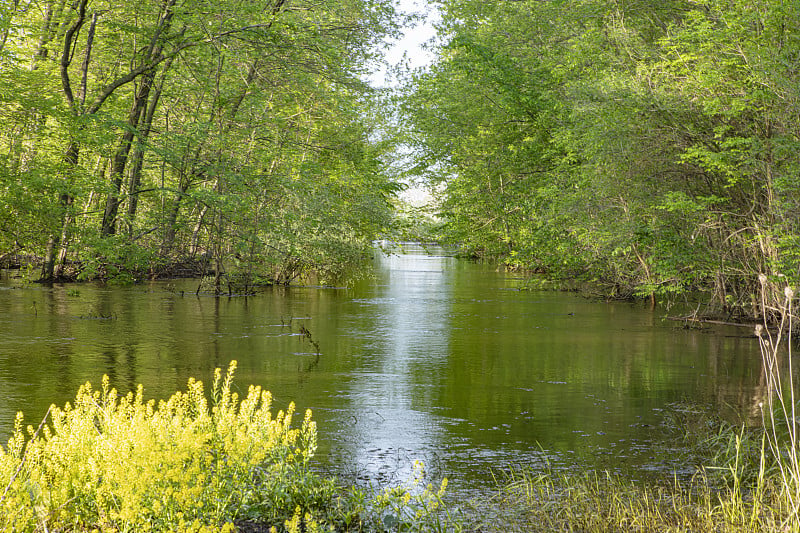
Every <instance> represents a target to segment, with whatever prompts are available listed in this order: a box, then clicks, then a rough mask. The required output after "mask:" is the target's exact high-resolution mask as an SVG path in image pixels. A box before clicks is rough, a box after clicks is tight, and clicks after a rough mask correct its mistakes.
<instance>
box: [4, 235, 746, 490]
mask: <svg viewBox="0 0 800 533" xmlns="http://www.w3.org/2000/svg"><path fill="white" fill-rule="evenodd" d="M406 251H407V252H416V253H410V254H404V255H392V256H388V257H385V256H380V257H376V275H375V279H373V280H370V281H368V282H364V283H362V284H361V285H359V286H357V287H354V288H349V289H341V288H316V287H295V288H274V289H268V290H266V291H264V292H263V293H262V294H259V295H258V296H255V297H232V298H227V297H226V298H214V297H211V296H206V295H200V296H195V295H194V292H195V289H196V284H197V282H196V281H192V280H186V281H173V282H157V283H148V284H143V285H137V286H134V287H125V288H120V287H105V286H100V285H80V286H55V287H52V288H47V287H38V286H32V287H31V286H26V287H20V285H19V284H18V283H16V282H15V281H14V280H8V279H5V280H4V281H3V282H2V283H0V318H1V319H2V320H1V321H0V436H2V437H3V439H4V440H5V438H6V437H7V436H8V434H9V432H10V429H11V425H12V422H13V417H14V413H15V412H16V411H18V410H22V411H24V412H25V414H26V418H27V420H28V422H29V423H35V422H38V419H37V417H39V416H41V414H42V413H44V412H45V410H46V408H47V406H48V405H49V404H50V403H57V404H63V403H64V402H66V401H68V400H71V399H72V398H73V397H74V395H75V393H76V391H77V388H78V386H79V385H80V384H81V383H83V382H85V381H87V380H90V381H92V382H93V383H99V382H100V378H101V376H102V375H103V374H108V375H109V376H110V377H111V381H112V384H114V386H116V387H117V388H118V389H120V390H121V391H127V390H130V389H132V388H134V387H135V386H136V385H137V384H138V383H142V384H143V385H144V387H145V394H146V395H147V396H148V397H156V398H160V397H166V396H168V395H170V394H172V393H173V392H174V391H175V390H177V389H182V388H184V387H185V384H186V380H187V379H188V377H190V376H194V377H197V378H199V379H202V380H204V381H205V382H206V383H209V382H210V379H211V375H212V373H213V369H214V368H215V367H225V366H227V364H228V362H229V361H230V360H231V359H237V360H238V361H239V370H238V371H237V383H238V385H239V386H240V387H241V388H246V386H247V385H249V384H251V383H254V384H259V385H262V386H264V387H265V388H267V389H269V390H271V391H272V392H273V394H274V396H275V399H276V407H277V408H281V407H285V406H286V405H287V404H288V402H289V401H292V400H294V401H295V402H296V403H297V405H298V407H299V408H300V409H301V410H302V409H305V408H307V407H308V408H312V409H313V410H314V415H315V418H316V420H317V421H318V426H319V430H320V455H321V459H322V461H323V463H325V464H327V465H330V466H329V467H330V468H332V469H334V470H336V471H339V472H344V473H345V474H347V475H352V476H355V477H358V478H362V479H365V480H372V481H376V480H377V481H392V480H395V479H398V478H403V477H404V476H405V475H406V474H407V473H408V472H410V468H411V464H412V463H413V461H414V460H416V459H421V460H423V461H425V462H426V463H427V464H428V465H429V466H430V467H432V469H433V470H434V471H435V472H437V471H438V472H445V473H447V475H448V476H449V477H451V479H452V480H453V482H454V484H455V485H456V487H458V485H459V484H460V485H461V486H462V487H464V486H470V485H471V484H474V483H475V481H476V480H486V479H489V477H490V475H491V474H490V472H489V470H490V468H498V467H503V466H507V465H537V464H541V462H542V461H543V460H545V459H546V460H548V461H551V462H554V463H557V464H569V463H570V462H571V461H574V460H580V461H589V462H590V463H592V464H594V465H597V466H599V467H601V468H608V469H620V468H629V467H633V468H645V469H652V468H666V469H669V468H671V467H672V465H671V464H670V462H669V459H670V458H669V457H664V456H663V454H659V455H657V456H654V454H653V452H652V445H653V444H654V443H658V442H659V441H660V440H661V439H662V438H663V430H662V429H661V427H660V423H661V416H660V412H661V410H662V409H665V408H667V407H668V406H669V405H670V404H671V403H672V402H678V401H686V400H688V401H690V402H694V403H698V404H703V405H710V406H712V407H717V408H720V409H721V408H723V407H724V406H733V407H734V408H735V409H736V410H739V411H741V412H747V411H748V410H750V409H752V407H753V406H754V405H755V403H756V402H757V398H758V394H759V392H760V390H761V389H760V388H759V380H760V359H759V356H758V353H757V349H758V347H757V344H756V343H755V341H754V340H753V339H751V338H747V337H746V335H747V333H749V332H745V331H742V330H737V329H725V330H715V331H713V332H702V331H693V330H684V329H680V328H679V327H677V325H676V323H674V322H669V321H663V320H662V319H661V314H663V312H659V311H656V312H655V313H653V312H651V311H648V310H645V309H643V308H641V307H639V306H635V305H630V304H625V303H597V302H590V301H587V300H585V299H582V298H580V297H578V296H576V295H572V294H564V293H548V292H528V291H519V290H516V289H517V287H518V285H519V280H518V279H517V278H516V277H514V276H511V275H508V274H506V273H502V272H496V271H495V270H494V268H493V267H491V266H488V265H483V264H477V263H472V262H468V261H463V260H457V259H454V258H452V257H447V256H437V255H428V254H427V253H424V251H422V250H420V249H418V248H417V249H415V248H413V247H411V248H410V249H409V247H406ZM301 326H302V327H303V328H304V330H307V331H309V332H310V335H311V340H313V341H314V343H317V344H318V346H319V354H317V349H316V347H315V345H314V344H312V342H311V341H310V340H309V339H308V338H307V336H305V335H303V334H301V333H300V331H301V329H300V328H301Z"/></svg>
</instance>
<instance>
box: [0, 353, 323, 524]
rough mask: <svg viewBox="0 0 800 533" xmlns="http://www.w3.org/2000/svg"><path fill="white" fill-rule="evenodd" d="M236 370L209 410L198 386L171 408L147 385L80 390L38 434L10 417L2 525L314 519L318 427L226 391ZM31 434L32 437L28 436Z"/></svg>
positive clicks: (2, 468)
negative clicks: (147, 393)
mask: <svg viewBox="0 0 800 533" xmlns="http://www.w3.org/2000/svg"><path fill="white" fill-rule="evenodd" d="M235 367H236V363H235V362H232V363H231V365H230V367H229V368H228V371H227V374H226V376H225V377H224V379H223V377H222V375H221V372H220V370H219V369H217V371H216V373H215V377H214V386H213V392H212V398H213V402H212V407H211V409H209V406H208V402H207V399H206V396H205V393H204V390H203V385H202V383H201V382H199V381H196V380H194V379H190V380H189V383H188V387H187V390H186V392H178V393H176V394H175V395H173V396H172V397H171V398H169V399H168V400H166V401H160V402H158V404H156V402H155V401H153V400H150V401H147V402H145V401H144V399H143V395H142V387H141V386H139V388H138V389H137V391H136V393H135V394H133V393H129V394H128V395H126V396H124V397H120V396H119V395H118V394H117V391H116V390H115V389H112V388H110V387H109V382H108V378H107V377H104V378H103V384H102V390H100V391H95V390H93V389H92V386H91V384H89V383H86V384H85V385H83V386H82V387H81V388H80V390H79V392H78V395H77V397H76V399H75V402H74V404H69V403H68V404H67V405H66V406H65V407H64V408H63V409H62V408H59V407H56V406H51V407H50V409H49V411H48V413H47V415H46V416H45V420H47V419H48V417H49V422H47V423H45V421H43V423H42V424H41V425H40V427H39V429H37V430H35V431H34V429H33V428H32V427H31V426H28V427H27V429H26V430H23V427H22V426H23V423H22V415H21V414H20V415H18V416H17V419H16V426H15V431H14V434H13V436H12V438H11V439H10V440H9V443H8V448H7V449H6V450H3V449H2V448H0V481H1V482H2V488H3V489H4V490H3V493H2V495H1V496H0V527H2V528H3V529H4V530H13V531H42V530H44V531H48V530H49V531H54V530H65V529H66V530H78V531H81V530H87V531H88V530H95V529H100V530H103V531H133V530H135V531H163V530H172V531H181V530H183V531H189V530H191V531H198V530H200V529H202V528H206V527H207V528H213V529H215V530H218V529H228V530H233V529H234V526H233V523H234V520H247V519H258V520H259V521H271V522H272V523H282V522H283V521H285V520H287V519H291V518H292V517H293V516H294V515H295V510H296V509H297V508H300V509H302V510H303V511H304V512H306V511H308V512H311V511H316V509H315V507H317V508H320V507H321V506H322V505H324V504H325V502H326V500H327V498H329V497H330V496H331V494H332V492H333V483H332V482H330V481H329V480H327V481H326V480H322V479H320V478H319V477H318V476H314V475H312V474H311V473H310V472H308V468H307V465H308V461H309V459H310V458H311V456H312V455H313V453H314V450H315V448H316V427H315V424H314V422H313V421H312V420H311V412H310V411H306V414H305V418H304V419H303V422H302V425H301V427H299V428H293V427H292V418H293V414H294V410H295V408H294V405H293V404H292V405H290V406H289V407H288V409H287V410H286V411H280V412H278V413H277V415H275V416H273V415H272V413H271V411H270V408H271V400H272V398H271V395H270V393H269V392H266V391H263V390H262V389H261V388H260V387H255V386H251V387H250V388H249V390H248V392H247V396H246V397H245V398H244V399H243V400H242V401H241V402H240V401H239V398H238V395H237V394H236V393H235V392H231V380H232V377H233V372H234V370H235ZM26 433H27V437H26Z"/></svg>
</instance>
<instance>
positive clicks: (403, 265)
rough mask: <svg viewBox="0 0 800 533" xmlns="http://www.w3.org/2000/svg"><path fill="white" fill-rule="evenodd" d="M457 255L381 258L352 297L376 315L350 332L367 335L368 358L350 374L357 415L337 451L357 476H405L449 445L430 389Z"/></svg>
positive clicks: (441, 359) (438, 370)
mask: <svg viewBox="0 0 800 533" xmlns="http://www.w3.org/2000/svg"><path fill="white" fill-rule="evenodd" d="M453 261H455V260H454V259H452V258H449V257H443V256H428V255H426V254H422V253H419V252H418V253H417V254H414V255H391V256H389V257H381V258H380V262H381V268H380V269H379V271H380V272H381V274H382V277H381V279H379V280H378V283H376V284H374V286H373V289H372V291H371V294H368V295H367V296H366V297H363V298H358V299H356V300H354V302H355V303H356V304H357V306H358V308H359V314H361V315H365V316H371V317H374V320H372V321H370V322H361V323H360V324H359V327H357V328H356V329H354V330H353V331H351V332H349V334H350V335H352V336H354V337H356V338H359V339H362V349H363V352H364V355H365V359H364V363H363V364H362V365H361V368H360V370H359V371H358V372H356V373H353V374H351V376H350V381H349V390H348V393H347V398H346V399H347V401H348V404H349V405H350V409H351V410H352V411H353V414H352V415H350V416H351V419H350V420H349V422H350V423H349V424H345V425H344V428H343V429H342V430H340V431H339V432H338V434H337V439H338V440H339V442H340V446H339V447H338V448H337V449H336V450H334V451H333V453H334V454H335V455H337V457H336V461H337V462H338V463H339V464H341V465H350V466H351V467H352V468H354V469H355V470H354V474H355V476H356V477H358V478H365V479H368V480H376V481H380V482H387V481H389V482H391V481H395V480H397V479H406V478H408V477H409V475H410V474H411V468H412V465H413V463H414V462H415V461H422V462H423V463H424V464H426V465H429V466H430V465H434V464H438V463H439V454H440V453H441V452H442V450H444V449H445V446H444V443H443V442H442V439H441V425H442V424H441V423H440V421H438V420H436V415H435V406H434V405H433V401H432V400H433V398H434V397H435V396H436V395H435V394H434V393H432V392H431V391H434V390H437V389H438V388H439V387H440V386H441V383H440V382H441V379H442V377H443V375H442V368H443V367H444V366H445V365H446V359H447V357H448V353H449V349H448V340H449V329H450V323H449V316H450V313H449V308H450V304H451V301H452V296H451V291H452V285H451V284H450V282H449V280H448V272H449V269H448V268H449V267H450V266H451V265H452V263H453Z"/></svg>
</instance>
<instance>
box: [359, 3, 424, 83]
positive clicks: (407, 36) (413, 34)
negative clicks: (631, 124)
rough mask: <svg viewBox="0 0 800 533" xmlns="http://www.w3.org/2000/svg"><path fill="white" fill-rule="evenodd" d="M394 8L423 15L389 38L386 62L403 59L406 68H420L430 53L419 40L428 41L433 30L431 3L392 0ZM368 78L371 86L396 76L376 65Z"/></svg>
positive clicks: (390, 80)
mask: <svg viewBox="0 0 800 533" xmlns="http://www.w3.org/2000/svg"><path fill="white" fill-rule="evenodd" d="M395 6H396V8H397V9H398V11H400V12H403V13H414V14H423V15H425V16H424V18H423V19H422V20H420V21H418V22H417V23H416V25H415V26H414V27H411V28H405V30H404V33H403V35H402V36H401V37H400V38H399V39H395V40H393V41H391V42H390V47H389V49H388V50H387V52H386V56H385V57H386V62H387V63H388V64H389V65H390V67H393V66H396V65H399V64H400V63H403V62H407V64H408V66H409V67H410V68H420V67H424V66H426V65H429V64H430V63H431V62H432V61H433V59H434V56H433V54H431V53H430V52H428V51H426V50H424V49H423V44H424V43H426V42H427V41H429V40H430V39H431V38H432V37H433V36H434V35H436V30H435V28H434V27H433V25H434V23H435V22H436V21H438V19H439V13H438V12H437V11H436V9H435V8H434V6H433V5H431V4H430V3H428V2H425V1H422V0H395ZM369 81H370V82H371V83H372V85H374V86H375V87H387V86H392V85H394V84H395V83H396V81H397V80H395V79H394V77H393V76H392V75H391V73H390V72H388V71H387V70H386V69H385V68H383V67H381V68H379V69H377V70H376V71H375V72H374V73H373V74H372V75H371V76H370V77H369Z"/></svg>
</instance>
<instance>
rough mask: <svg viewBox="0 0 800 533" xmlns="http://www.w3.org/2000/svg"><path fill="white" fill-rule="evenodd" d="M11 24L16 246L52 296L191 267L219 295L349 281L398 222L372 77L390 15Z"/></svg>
mask: <svg viewBox="0 0 800 533" xmlns="http://www.w3.org/2000/svg"><path fill="white" fill-rule="evenodd" d="M0 9H2V12H0V22H2V27H0V32H2V34H1V35H2V38H1V39H0V116H1V117H2V123H3V124H4V126H5V127H4V128H3V131H0V250H1V251H3V252H6V253H11V252H16V253H20V252H22V253H27V254H30V255H33V256H36V257H40V258H41V260H42V262H43V268H42V272H41V278H42V279H43V280H56V279H62V278H64V277H65V276H70V275H75V274H76V273H79V275H80V276H82V277H87V278H88V277H94V276H101V277H108V276H114V275H122V274H124V273H128V274H129V275H130V273H132V272H142V271H145V272H146V271H148V270H149V271H154V270H158V269H160V268H166V267H167V266H168V265H170V264H174V263H176V262H180V261H185V260H194V261H198V262H204V263H208V265H209V270H213V271H215V272H216V273H217V275H218V279H217V283H219V275H221V274H222V273H223V272H231V273H233V272H237V273H238V274H240V275H245V274H246V275H247V276H250V277H253V276H259V277H261V278H262V279H265V280H269V281H273V282H281V283H282V282H288V281H291V280H293V279H295V278H297V277H299V276H303V275H306V274H309V273H315V274H318V275H321V276H322V277H323V278H324V279H328V280H332V279H335V278H336V277H337V276H341V275H342V274H343V273H345V271H347V270H348V269H350V268H353V267H354V266H355V265H357V264H358V263H359V262H360V261H361V258H362V256H363V255H364V254H365V252H366V251H367V250H368V248H369V244H370V241H371V239H372V238H374V236H375V234H376V233H377V232H379V231H381V230H382V229H383V228H385V227H386V226H387V225H388V224H389V223H390V221H391V216H392V209H391V203H390V200H391V199H392V197H393V195H394V193H395V192H396V191H397V189H398V186H397V184H396V180H395V178H394V177H393V176H392V174H391V172H389V171H388V163H387V161H388V159H387V157H388V155H389V154H390V153H391V152H390V150H391V145H390V143H389V142H388V141H387V140H386V139H385V138H384V139H381V138H377V137H376V136H375V135H373V130H374V128H375V125H374V123H375V121H376V120H378V118H379V112H380V107H379V106H378V104H377V101H378V95H377V94H375V92H374V91H373V90H372V89H370V87H369V86H368V85H367V84H366V83H365V82H364V81H363V79H364V77H365V73H366V72H368V70H369V68H370V64H371V62H373V61H375V60H376V58H377V57H378V54H379V52H380V44H381V42H382V40H383V39H384V38H385V37H386V36H387V35H391V34H393V33H394V32H396V30H397V24H396V23H395V14H394V8H393V5H392V3H391V2H390V1H389V0H343V1H342V0H337V1H332V0H331V1H329V0H322V1H314V2H311V1H307V0H255V1H251V2H238V1H228V0H221V1H220V0H215V1H214V2H208V1H205V0H144V1H136V2H132V1H127V2H108V1H105V0H74V1H72V0H71V1H69V2H67V1H66V0H28V1H25V0H14V1H13V2H4V3H3V5H2V7H0ZM76 266H77V267H78V268H75V267H76Z"/></svg>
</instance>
